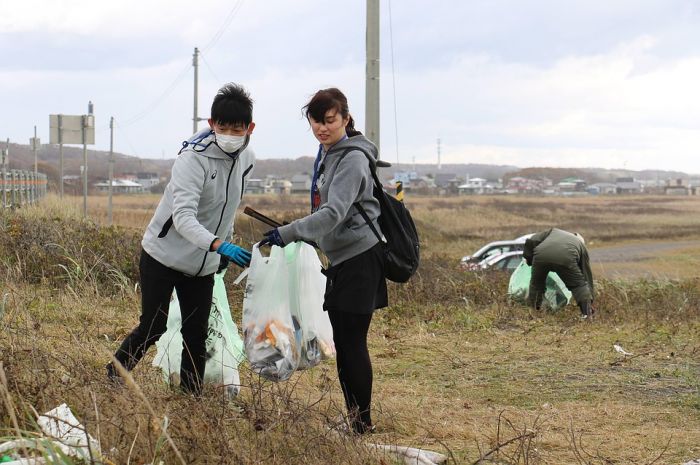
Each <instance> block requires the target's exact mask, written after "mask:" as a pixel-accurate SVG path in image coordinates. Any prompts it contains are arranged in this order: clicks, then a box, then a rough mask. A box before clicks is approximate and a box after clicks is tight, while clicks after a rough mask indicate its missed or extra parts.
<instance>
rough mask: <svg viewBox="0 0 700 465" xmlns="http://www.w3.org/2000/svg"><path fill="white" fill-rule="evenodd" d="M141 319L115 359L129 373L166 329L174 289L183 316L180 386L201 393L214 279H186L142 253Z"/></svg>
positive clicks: (201, 277) (200, 277)
mask: <svg viewBox="0 0 700 465" xmlns="http://www.w3.org/2000/svg"><path fill="white" fill-rule="evenodd" d="M139 271H140V274H141V280H140V281H141V317H140V319H139V325H138V326H137V327H136V328H134V329H133V331H131V333H130V334H129V335H128V336H127V337H126V339H124V342H122V344H121V346H120V347H119V349H118V350H117V352H116V353H115V354H114V357H115V358H116V359H117V360H118V361H119V362H120V363H121V364H122V365H124V367H125V368H126V369H127V370H132V369H133V368H134V367H135V366H136V364H137V363H138V362H139V360H141V358H142V357H143V356H144V354H145V353H146V351H147V350H148V348H149V347H151V346H152V345H153V344H155V342H156V341H157V340H158V338H159V337H160V336H161V335H162V334H163V333H164V332H165V330H166V329H167V322H168V309H169V308H170V296H171V295H172V293H173V288H174V289H175V290H176V292H177V298H178V300H179V302H180V312H181V314H182V328H181V329H180V331H181V333H182V339H183V344H182V362H181V365H180V383H181V386H182V387H183V388H184V389H185V390H187V391H189V392H192V393H195V394H197V393H199V392H200V391H201V382H202V378H203V377H204V367H205V365H206V340H207V331H208V329H209V311H210V310H211V300H212V291H213V289H214V278H213V275H208V276H197V277H192V276H187V275H185V274H183V273H180V272H179V271H175V270H173V269H171V268H168V267H166V266H165V265H163V264H161V263H160V262H158V261H157V260H156V259H154V258H153V257H151V256H150V255H148V254H147V253H146V252H145V251H141V261H140V263H139Z"/></svg>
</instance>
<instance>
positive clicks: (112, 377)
mask: <svg viewBox="0 0 700 465" xmlns="http://www.w3.org/2000/svg"><path fill="white" fill-rule="evenodd" d="M105 369H106V370H107V379H108V380H109V382H110V383H112V384H114V385H119V386H123V385H124V378H122V377H121V376H119V372H118V371H117V369H116V367H115V366H114V363H112V362H109V363H108V364H107V365H106V366H105Z"/></svg>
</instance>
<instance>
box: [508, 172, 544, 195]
mask: <svg viewBox="0 0 700 465" xmlns="http://www.w3.org/2000/svg"><path fill="white" fill-rule="evenodd" d="M551 185H552V181H551V180H550V179H547V178H540V179H530V178H524V177H522V176H516V177H514V178H510V179H509V180H508V182H507V183H506V185H505V192H506V193H508V194H540V193H542V191H543V190H544V189H545V188H547V187H551Z"/></svg>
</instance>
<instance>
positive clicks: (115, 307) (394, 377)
mask: <svg viewBox="0 0 700 465" xmlns="http://www.w3.org/2000/svg"><path fill="white" fill-rule="evenodd" d="M287 200H290V202H291V204H289V205H283V204H281V203H280V202H279V201H276V200H275V201H273V200H270V199H268V198H267V197H261V198H259V199H255V201H256V202H258V204H257V205H256V204H254V203H252V202H251V203H250V204H251V205H253V206H256V207H263V208H262V210H263V211H265V212H266V213H269V214H270V216H273V217H276V218H278V219H281V220H289V219H293V218H295V217H298V216H301V215H302V214H304V212H305V211H306V204H305V203H304V202H306V201H307V200H306V197H304V199H303V200H304V202H302V201H301V200H298V199H295V198H293V197H292V198H290V199H287ZM516 200H517V201H516ZM148 201H153V199H152V198H150V197H149V200H148ZM571 201H572V202H574V203H577V208H578V207H580V208H579V211H581V212H583V213H585V214H586V215H588V216H587V218H590V221H591V222H593V221H594V219H595V216H596V214H599V215H600V216H601V218H600V219H598V220H595V221H598V224H599V225H603V226H604V229H603V230H600V231H596V225H595V224H593V223H590V224H587V225H585V227H586V228H590V229H589V230H588V231H586V228H584V229H581V231H582V232H583V233H584V235H587V239H589V238H590V239H589V241H591V240H592V241H594V242H595V241H599V240H603V238H615V239H622V238H629V237H632V236H631V234H632V233H634V234H637V233H638V232H644V231H646V232H650V233H651V234H652V235H653V234H656V232H655V231H658V230H659V228H661V227H662V226H663V225H664V222H667V221H669V222H670V220H669V217H673V221H672V222H673V224H675V225H679V229H678V231H681V233H682V234H684V235H689V234H691V232H690V231H691V229H692V228H691V227H692V226H693V225H695V224H696V223H695V222H696V219H695V217H694V215H688V214H686V215H683V217H682V218H681V217H679V216H680V215H678V213H677V212H678V211H685V210H683V209H687V211H695V209H696V208H697V209H698V210H699V211H700V208H698V207H697V205H696V204H695V203H689V202H685V201H676V200H673V201H671V200H669V201H666V200H665V199H664V201H663V202H661V201H659V202H656V201H655V202H653V207H654V209H653V210H651V211H652V213H653V215H654V217H653V218H651V219H650V218H642V217H643V215H644V210H643V207H644V202H641V203H640V202H636V201H635V203H634V204H632V205H627V204H626V203H624V202H623V203H620V201H619V199H616V200H615V202H618V204H614V205H613V204H611V205H610V208H609V210H610V211H607V210H606V208H607V207H606V205H607V204H605V202H607V201H605V202H603V201H600V202H598V203H596V202H593V201H591V200H587V201H585V202H584V201H581V200H579V199H571ZM51 202H52V201H51V200H49V205H48V206H47V209H46V210H45V211H42V210H40V209H34V210H30V209H26V211H24V212H15V214H4V213H3V214H0V273H2V276H4V278H2V280H1V281H0V282H1V283H2V285H3V287H2V300H1V301H0V303H1V304H2V306H1V307H0V318H1V319H2V321H1V323H0V328H2V329H3V332H2V334H3V336H2V337H0V362H2V363H3V364H4V368H5V371H6V374H7V379H6V382H4V383H2V386H0V395H1V396H2V401H0V405H2V406H3V407H0V409H1V410H0V435H1V436H3V437H6V438H9V439H15V438H25V439H32V438H34V437H36V436H35V435H33V433H31V431H33V430H35V428H36V425H35V417H36V415H35V414H34V413H33V412H34V409H36V410H38V411H46V410H48V409H51V408H53V407H55V406H56V405H57V404H60V403H62V402H66V403H68V404H69V405H70V406H71V407H72V408H73V409H74V411H75V413H76V415H77V417H78V418H80V419H81V422H83V424H84V425H86V428H87V429H88V430H89V431H90V432H91V433H94V434H96V435H97V437H98V439H99V441H100V443H101V445H102V447H103V451H104V453H105V455H107V456H108V457H109V459H110V460H111V461H113V462H114V463H119V464H124V463H126V464H138V465H141V464H143V463H157V462H158V461H162V462H163V463H164V464H171V463H188V464H189V463H217V464H218V463H223V464H226V463H265V464H273V465H275V464H296V463H332V464H340V463H342V464H351V465H354V464H369V463H384V464H390V463H394V462H393V459H391V458H389V456H383V455H380V454H381V453H380V452H379V451H377V450H371V449H369V448H368V447H366V446H365V445H364V443H363V440H360V439H358V438H353V437H346V436H341V435H338V434H337V433H336V432H335V431H334V430H333V429H332V425H333V424H334V421H335V419H336V418H337V417H338V416H339V415H341V414H342V413H343V412H344V410H345V408H344V402H343V399H342V394H341V392H340V388H339V386H338V385H337V383H338V381H337V375H336V372H335V367H334V364H333V361H328V362H325V363H323V364H321V365H320V366H318V367H316V368H314V369H312V370H309V371H306V372H300V373H297V374H295V375H294V376H293V377H292V379H290V380H289V381H288V382H285V383H271V382H269V381H266V380H263V379H261V378H259V377H258V376H257V375H255V374H254V373H252V372H251V371H250V369H249V367H248V366H247V364H245V363H244V364H242V365H241V367H240V370H241V382H242V384H243V386H242V389H241V394H240V395H239V396H238V398H236V399H235V400H233V401H228V400H226V399H225V397H224V396H223V395H222V393H221V391H220V390H217V389H216V388H215V387H212V386H208V387H207V389H206V391H205V394H204V396H203V397H202V398H200V399H195V398H192V397H190V396H188V395H185V394H183V393H181V392H179V391H174V390H172V389H170V388H169V387H168V386H166V385H165V384H164V383H163V381H162V377H161V375H160V373H158V372H156V370H155V369H153V368H152V367H150V366H149V362H150V361H151V359H150V358H149V357H152V354H150V355H148V356H147V357H146V359H145V360H144V361H143V362H142V363H141V364H140V365H139V367H138V368H137V369H136V370H134V372H132V373H131V380H132V381H133V384H132V383H128V384H127V386H125V387H121V388H120V387H115V386H113V385H112V384H110V383H108V382H107V380H106V376H105V374H104V365H105V364H106V362H107V361H108V360H109V359H110V355H111V354H112V353H113V351H114V349H115V348H116V345H117V344H118V342H119V341H121V340H122V338H123V337H124V336H125V335H126V334H127V333H128V331H129V330H130V329H131V328H132V327H133V325H134V324H135V322H136V320H137V318H138V308H139V302H138V293H137V291H136V290H135V284H134V283H136V282H137V280H138V273H137V263H136V260H137V258H138V254H139V248H140V244H139V242H140V237H141V233H142V227H143V226H145V224H144V223H145V221H147V217H148V216H149V215H150V214H149V212H148V211H147V208H145V207H139V206H138V205H137V204H136V203H135V200H134V199H133V198H125V199H121V200H118V202H130V203H129V204H128V205H129V209H130V210H133V211H134V215H133V216H127V215H126V213H124V212H122V213H121V218H130V220H131V221H134V223H132V224H129V225H126V226H127V227H124V226H122V227H112V228H108V227H103V226H100V225H98V224H94V223H91V222H87V221H84V220H82V218H81V216H80V214H79V213H75V212H72V211H62V210H61V209H62V208H65V207H63V206H62V205H61V204H59V203H57V202H56V203H51ZM409 202H411V205H410V206H411V208H412V213H413V212H415V213H416V214H415V215H414V217H415V218H416V222H417V223H418V224H419V229H420V230H421V233H423V232H425V234H422V237H424V238H425V241H424V243H423V261H422V263H421V267H420V269H419V272H418V275H417V276H416V277H415V278H414V279H412V280H411V281H410V282H409V283H408V284H406V285H402V286H398V285H393V284H391V285H390V287H389V291H390V302H391V307H390V308H389V309H387V310H386V311H382V312H378V313H377V314H375V317H374V319H373V323H372V328H371V330H370V340H369V343H370V351H371V353H372V362H373V366H374V373H375V384H374V393H373V405H374V409H373V416H374V418H375V421H376V423H377V427H378V432H377V433H376V434H375V435H373V437H372V438H371V441H372V442H382V443H388V444H399V445H407V446H413V447H417V446H420V447H423V448H426V449H432V450H436V451H439V452H442V453H445V454H447V455H449V456H450V463H451V464H463V463H472V464H478V463H482V464H485V463H500V464H528V465H530V464H532V465H535V464H548V463H549V464H552V463H556V464H569V463H571V464H583V463H587V464H588V463H590V464H592V465H593V464H595V465H598V464H605V463H611V462H614V463H649V464H651V463H661V461H662V460H663V462H664V463H682V459H690V458H695V457H689V456H688V454H689V453H691V452H692V453H693V454H696V453H697V455H698V456H700V450H698V449H697V437H696V433H695V432H696V431H697V429H698V427H700V408H698V405H700V402H699V401H698V399H699V398H700V397H698V395H699V394H698V393H699V392H700V391H698V389H699V388H700V378H698V375H697V373H700V364H698V361H697V355H698V354H699V353H700V343H699V342H698V341H699V340H700V339H699V338H698V334H700V332H699V331H700V319H699V318H698V317H699V316H700V313H699V312H700V310H699V309H700V291H699V287H700V286H698V281H697V279H695V278H690V279H684V280H649V279H643V280H616V279H604V278H603V277H596V278H597V279H596V281H597V285H598V295H597V298H596V305H597V307H598V311H599V318H598V319H597V320H596V321H594V322H593V323H592V324H588V323H586V324H581V323H579V322H578V318H577V313H578V310H577V308H575V307H574V306H573V305H571V306H569V307H567V308H565V309H564V310H562V311H561V312H559V313H544V312H538V311H535V310H532V309H529V308H527V307H524V306H521V305H516V304H513V303H511V302H510V301H509V300H508V298H507V296H506V295H505V292H504V290H505V289H506V287H507V282H508V276H507V275H503V274H499V273H490V274H488V273H486V274H485V273H465V272H463V271H460V270H458V269H457V262H458V259H459V256H460V255H461V254H464V253H468V252H470V251H471V248H472V247H474V248H475V247H476V246H477V245H480V242H482V241H484V240H485V239H491V238H493V237H494V236H502V235H509V236H511V235H512V236H516V235H519V234H522V233H526V232H532V230H533V228H539V227H541V226H544V225H545V224H546V223H547V222H551V221H552V218H553V217H554V216H555V214H556V215H561V217H562V218H561V223H559V224H560V225H564V224H567V225H572V226H574V225H575V224H574V221H575V220H574V218H573V217H572V216H566V215H570V214H569V213H567V211H568V210H569V209H568V208H562V207H561V206H560V205H559V206H557V205H553V204H552V203H551V201H543V200H537V199H533V200H530V199H522V198H520V199H513V200H511V199H495V200H494V199H490V200H489V199H471V198H470V199H438V200H435V201H432V200H430V199H417V198H411V199H410V200H409ZM117 205H118V204H117ZM601 205H603V206H602V207H601ZM601 209H602V210H606V211H604V212H603V213H600V212H601ZM77 211H78V212H79V209H78V210H77ZM625 211H628V213H629V215H628V216H626V217H625V216H624V212H625ZM596 212H598V213H596ZM621 212H622V213H621ZM137 214H138V215H140V216H136V215H137ZM620 215H622V218H617V217H619V216H620ZM144 217H146V219H145V220H144V219H143V218H144ZM115 218H120V215H119V214H115ZM465 218H466V219H465ZM504 218H506V220H505V221H504ZM139 222H141V223H139ZM505 222H507V224H505ZM626 222H628V223H629V224H627V223H626ZM136 223H139V224H136ZM550 226H551V224H550ZM576 229H578V228H576ZM236 230H237V234H239V237H240V240H241V241H242V242H243V243H246V241H253V240H255V239H256V238H259V236H260V233H261V230H262V227H261V226H260V225H257V224H255V222H252V221H250V220H248V219H246V218H245V217H242V218H240V219H239V221H238V222H237V228H236ZM606 240H607V239H606ZM610 240H612V239H610ZM228 293H229V300H230V303H231V308H232V309H233V311H234V320H236V321H240V307H241V302H242V299H243V290H242V289H241V288H238V287H236V286H234V285H233V284H230V283H229V285H228ZM613 343H620V344H622V345H623V346H624V347H625V348H627V349H628V350H630V351H631V352H633V353H634V354H635V356H634V357H628V358H627V359H625V361H624V363H623V362H619V355H618V354H616V353H615V352H614V351H613V350H612V344H613ZM8 405H10V407H8ZM572 419H573V420H572ZM329 428H330V429H329ZM669 437H670V438H672V440H671V441H670V442H669V441H668V438H669ZM689 451H691V452H689ZM657 457H658V458H657ZM59 463H60V462H59Z"/></svg>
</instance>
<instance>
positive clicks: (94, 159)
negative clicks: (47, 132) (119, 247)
mask: <svg viewBox="0 0 700 465" xmlns="http://www.w3.org/2000/svg"><path fill="white" fill-rule="evenodd" d="M3 145H4V144H3ZM3 148H4V147H3ZM9 152H10V157H9V158H10V168H12V169H26V170H32V169H33V168H34V154H33V152H32V150H31V148H30V146H29V145H25V144H13V143H10V145H9ZM87 153H88V176H89V178H90V181H91V182H94V181H97V180H98V179H106V178H107V177H108V175H109V171H108V170H109V163H108V160H109V152H105V151H99V150H89V149H88V151H87ZM37 158H38V165H39V171H41V172H43V173H46V174H47V175H48V176H49V180H50V181H51V182H52V183H56V182H57V181H58V176H59V175H58V173H59V159H60V158H59V148H58V146H57V145H49V144H45V145H42V146H41V149H40V150H39V151H38V156H37ZM63 159H64V170H63V172H64V175H78V174H80V166H81V165H82V164H83V150H82V148H81V147H76V146H64V147H63ZM114 159H115V163H114V175H115V176H116V177H118V176H121V175H123V174H126V173H143V172H149V173H157V174H158V175H159V176H160V177H162V178H167V177H169V176H170V169H171V167H172V164H173V161H174V160H173V159H153V158H139V157H135V156H131V155H125V154H123V153H116V152H115V154H114ZM313 161H314V159H313V157H299V158H295V159H289V158H281V159H259V160H258V161H257V163H256V167H255V172H254V177H256V178H264V177H266V176H268V175H274V176H279V177H282V178H291V177H292V176H293V175H295V174H300V173H311V172H312V170H313ZM396 171H415V172H416V173H417V174H418V175H419V176H434V175H436V174H437V173H453V174H455V175H456V176H457V177H459V178H463V179H464V178H466V177H470V178H475V177H479V178H485V179H488V180H497V179H501V178H506V179H508V178H512V177H515V176H523V177H528V178H538V177H546V178H549V179H551V180H553V181H554V182H557V181H560V180H561V179H564V178H569V177H575V178H581V179H584V180H586V181H587V182H588V183H594V182H612V181H614V180H615V178H619V177H633V178H635V179H638V180H642V179H660V180H665V179H677V178H688V177H689V176H688V174H687V173H683V172H680V171H663V170H645V171H633V170H622V169H616V170H610V169H602V168H546V167H539V168H537V167H531V168H520V167H517V166H509V165H486V164H475V163H465V164H442V165H441V167H440V169H438V166H437V165H436V164H410V163H399V164H396V163H393V164H392V167H391V168H384V169H383V170H381V171H380V176H381V177H382V178H384V179H389V178H391V177H392V176H393V174H394V172H396Z"/></svg>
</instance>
